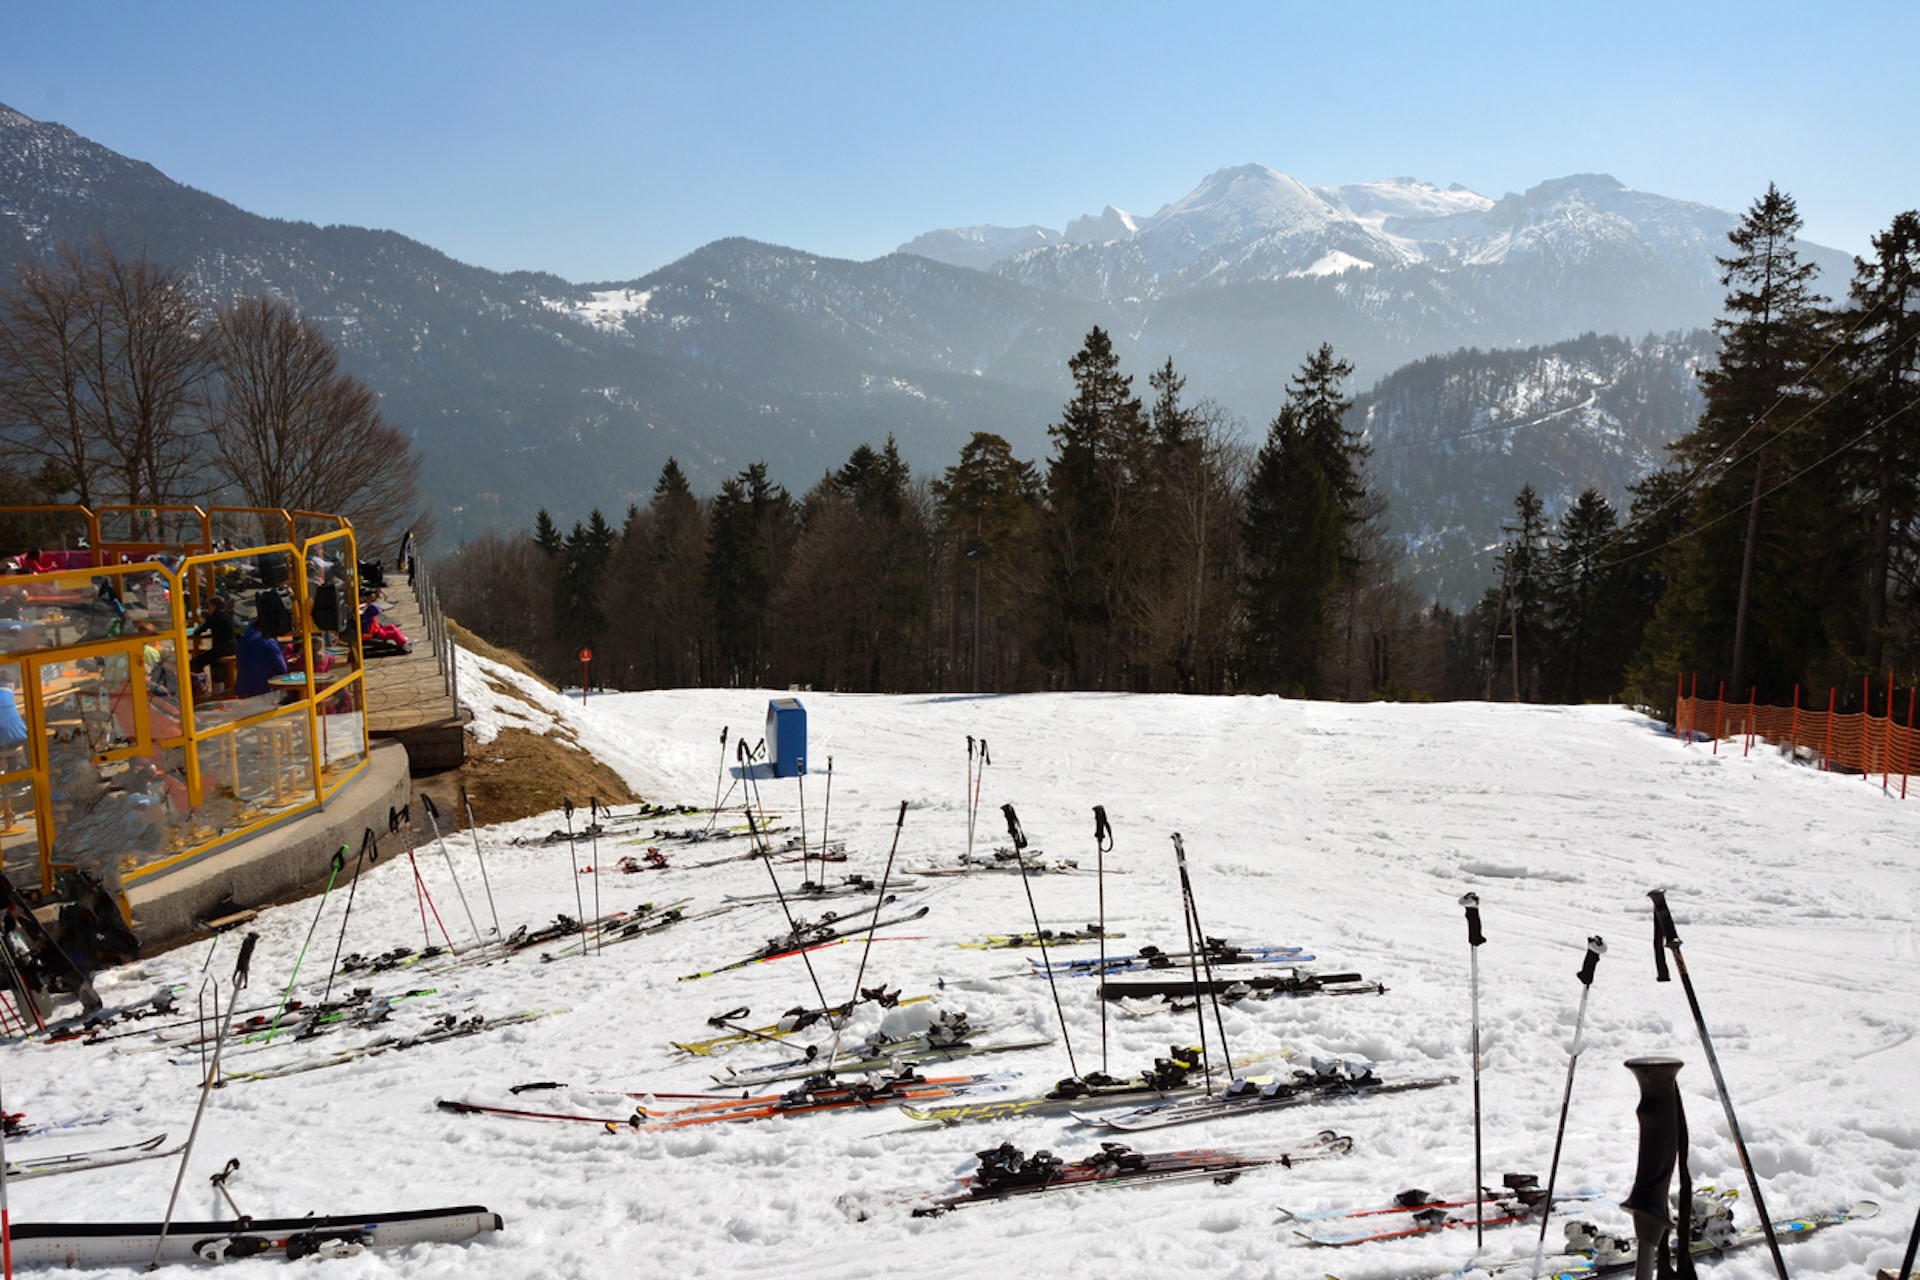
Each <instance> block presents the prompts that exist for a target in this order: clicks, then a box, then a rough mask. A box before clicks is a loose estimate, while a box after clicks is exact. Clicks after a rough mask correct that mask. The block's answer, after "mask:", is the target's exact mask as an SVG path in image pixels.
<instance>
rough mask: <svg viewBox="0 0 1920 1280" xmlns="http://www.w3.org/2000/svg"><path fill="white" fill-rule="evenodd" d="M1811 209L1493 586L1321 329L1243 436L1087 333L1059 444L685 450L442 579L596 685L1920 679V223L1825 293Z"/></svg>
mask: <svg viewBox="0 0 1920 1280" xmlns="http://www.w3.org/2000/svg"><path fill="white" fill-rule="evenodd" d="M1799 227H1800V220H1799V217H1798V214H1797V211H1796V210H1795V208H1794V205H1793V201H1792V199H1791V198H1790V197H1789V196H1787V195H1786V194H1784V193H1782V192H1779V191H1778V190H1776V189H1773V188H1769V190H1768V191H1767V193H1766V194H1765V195H1764V196H1763V197H1761V198H1760V199H1759V200H1756V201H1755V202H1754V204H1753V206H1752V207H1751V208H1750V209H1749V210H1748V211H1747V213H1746V215H1745V217H1744V218H1743V219H1742V221H1741V223H1740V225H1739V226H1738V227H1737V228H1736V229H1735V230H1734V231H1733V232H1732V233H1731V234H1730V236H1729V245H1728V248H1727V254H1726V256H1725V257H1723V258H1721V259H1720V260H1719V261H1720V265H1721V268H1722V272H1723V275H1722V283H1723V285H1724V287H1725V288H1726V290H1727V293H1726V302H1725V308H1724V314H1723V315H1722V317H1721V318H1720V320H1719V321H1717V322H1716V325H1715V329H1716V331H1717V337H1718V340H1719V352H1718V355H1717V356H1716V357H1715V358H1713V359H1711V360H1706V361H1703V362H1701V363H1700V372H1699V395H1698V405H1699V409H1698V414H1697V417H1696V418H1695V419H1694V420H1693V421H1691V422H1690V423H1688V424H1686V425H1685V427H1684V429H1683V430H1682V431H1680V432H1679V433H1678V435H1677V437H1676V438H1675V439H1673V440H1672V441H1671V442H1670V443H1669V444H1668V447H1667V448H1666V449H1665V450H1664V456H1663V457H1660V458H1659V459H1657V461H1656V462H1655V465H1653V466H1652V468H1651V469H1650V470H1648V471H1647V472H1646V474H1645V475H1644V476H1643V477H1642V478H1641V479H1640V480H1638V481H1637V482H1636V483H1634V484H1633V485H1632V486H1630V488H1629V491H1628V496H1627V500H1626V502H1625V503H1624V508H1625V509H1624V510H1622V504H1619V503H1616V502H1615V501H1614V500H1612V499H1610V498H1609V497H1607V496H1606V495H1605V494H1604V493H1603V492H1602V491H1601V490H1600V489H1599V488H1598V487H1594V486H1589V487H1586V488H1583V489H1581V490H1580V491H1579V492H1578V493H1576V494H1574V495H1573V496H1572V497H1571V498H1570V500H1567V501H1565V502H1564V503H1563V504H1561V509H1560V510H1559V511H1558V513H1557V517H1556V518H1549V516H1548V508H1547V504H1546V502H1545V500H1544V499H1543V496H1542V492H1541V490H1540V489H1539V488H1537V487H1536V486H1535V484H1534V483H1533V482H1532V481H1531V480H1530V479H1527V478H1524V477H1523V478H1521V479H1520V484H1519V486H1518V489H1517V492H1514V493H1513V496H1512V500H1511V501H1512V514H1511V517H1510V519H1509V522H1508V524H1507V526H1506V530H1507V531H1506V536H1505V545H1504V546H1503V547H1501V548H1497V549H1495V551H1494V552H1493V554H1494V555H1495V556H1497V558H1498V561H1499V574H1498V580H1497V582H1496V584H1495V586H1494V587H1493V588H1492V589H1491V590H1490V591H1488V592H1487V593H1486V594H1485V595H1484V596H1482V597H1481V598H1480V599H1479V600H1478V601H1477V602H1476V603H1474V604H1473V605H1472V606H1470V607H1467V608H1464V609H1458V610H1456V609H1452V608H1448V607H1445V606H1443V605H1440V604H1436V603H1435V602H1434V601H1433V599H1432V598H1431V597H1430V596H1429V595H1427V594H1425V593H1423V592H1422V591H1421V590H1419V589H1418V588H1417V587H1416V586H1415V585H1414V583H1413V581H1412V580H1411V578H1410V577H1409V575H1408V574H1407V572H1406V570H1405V565H1404V563H1403V560H1402V556H1401V552H1400V550H1399V545H1400V544H1399V542H1398V541H1397V540H1396V538H1395V536H1394V535H1393V534H1392V532H1391V530H1392V527H1393V525H1392V513H1390V512H1389V511H1388V509H1387V506H1386V502H1385V500H1384V498H1383V496H1382V494H1383V489H1382V487H1381V486H1380V485H1379V483H1378V480H1377V468H1378V463H1377V462H1376V461H1375V459H1374V457H1373V448H1372V443H1371V441H1372V439H1374V438H1375V433H1374V431H1373V430H1371V429H1369V421H1368V414H1366V413H1356V412H1355V409H1354V403H1353V400H1352V398H1351V395H1350V392H1349V389H1348V385H1347V384H1348V381H1349V379H1350V376H1351V367H1350V366H1349V365H1348V364H1347V362H1346V361H1344V360H1343V359H1342V358H1341V357H1340V355H1339V354H1338V353H1337V352H1336V351H1335V350H1334V349H1333V348H1332V347H1331V346H1329V345H1324V344H1323V345H1322V346H1321V347H1320V348H1319V349H1318V350H1316V351H1313V352H1309V353H1306V355H1305V358H1304V360H1303V361H1302V362H1301V363H1300V364H1299V366H1298V369H1297V372H1296V373H1295V375H1294V376H1293V378H1292V379H1291V381H1290V383H1289V386H1288V391H1287V394H1286V396H1285V399H1284V402H1283V403H1282V404H1280V405H1279V406H1277V408H1276V412H1275V414H1274V416H1273V418H1272V419H1271V421H1270V422H1269V424H1268V425H1267V428H1266V431H1265V434H1264V438H1263V440H1262V442H1261V443H1260V445H1259V447H1258V448H1257V449H1251V450H1250V449H1248V448H1246V447H1244V446H1242V445H1239V444H1237V443H1236V442H1235V441H1236V439H1237V437H1236V433H1235V432H1234V431H1233V430H1231V426H1232V424H1231V421H1230V419H1229V417H1228V415H1226V414H1225V412H1224V411H1223V410H1222V409H1221V408H1220V407H1219V405H1218V404H1216V403H1214V402H1213V401H1211V400H1209V399H1207V398H1206V397H1204V396H1198V395H1196V394H1194V393H1193V392H1191V391H1190V390H1189V388H1188V385H1187V380H1186V378H1185V377H1184V376H1183V374H1182V373H1181V372H1180V371H1179V370H1178V369H1177V368H1176V367H1175V365H1174V363H1173V361H1172V360H1171V359H1168V360H1165V361H1164V362H1163V363H1162V364H1160V365H1159V366H1158V367H1155V368H1153V369H1151V370H1150V371H1148V373H1147V375H1146V378H1145V385H1144V386H1141V385H1138V384H1137V382H1136V375H1135V374H1134V373H1131V372H1128V371H1126V370H1125V369H1123V367H1122V363H1121V360H1120V357H1119V355H1118V354H1117V353H1116V351H1115V349H1114V343H1113V339H1112V337H1111V336H1110V335H1109V334H1108V333H1107V332H1106V331H1105V330H1103V329H1102V328H1100V327H1098V326H1096V327H1095V328H1093V329H1092V331H1091V332H1089V333H1088V335H1087V337H1086V339H1085V342H1084V344H1083V345H1082V347H1081V349H1080V351H1079V353H1078V354H1077V355H1075V356H1074V358H1073V360H1072V361H1071V362H1070V365H1069V372H1070V373H1071V375H1072V379H1073V394H1072V396H1071V398H1070V399H1069V400H1068V401H1067V402H1066V403H1065V404H1064V405H1063V406H1062V407H1061V409H1060V411H1059V412H1058V414H1057V415H1056V417H1055V419H1054V421H1053V422H1052V423H1051V424H1050V425H1049V426H1048V428H1047V438H1048V444H1049V451H1048V453H1047V456H1045V457H1044V458H1041V459H1037V460H1026V459H1021V458H1019V457H1017V456H1016V455H1015V453H1014V450H1013V449H1012V447H1011V446H1010V445H1009V444H1008V442H1007V441H1006V440H1005V439H1004V438H1003V437H1001V436H998V435H995V434H992V433H987V432H976V433H974V434H973V435H972V436H971V437H970V439H969V440H968V441H967V442H966V444H965V445H964V446H963V448H962V449H961V452H960V456H959V457H958V459H957V460H956V461H955V462H954V463H952V464H951V465H949V466H948V467H946V468H945V469H944V470H943V471H942V472H941V473H940V474H939V475H937V476H915V475H912V474H910V472H909V469H908V467H907V466H906V465H905V463H904V462H903V461H902V460H901V457H900V453H899V450H898V449H897V448H896V446H895V442H894V441H893V439H892V438H891V437H889V438H887V439H885V440H883V441H876V442H874V443H870V444H863V445H861V446H860V447H858V448H857V449H855V450H854V451H853V453H852V454H851V455H850V456H849V457H848V459H847V460H846V462H845V464H844V465H842V466H841V467H839V468H838V469H837V470H835V471H833V472H831V473H829V474H827V475H825V476H822V477H821V478H820V479H819V480H818V481H816V482H815V483H814V484H812V485H811V487H809V488H808V489H806V490H805V491H804V492H803V493H801V494H800V495H799V496H797V497H796V496H795V495H794V494H793V493H791V492H790V491H789V490H788V489H787V488H785V487H784V486H783V485H782V484H780V483H778V482H776V481H775V480H774V479H773V478H772V477H771V476H770V475H769V474H768V471H767V468H766V466H765V465H764V464H755V465H753V466H749V467H747V468H745V469H743V470H742V471H741V472H739V473H738V474H737V475H734V476H732V477H730V478H729V479H727V480H726V481H725V482H724V483H723V484H722V486H721V488H720V491H719V492H718V493H717V494H713V495H711V496H707V497H700V496H696V495H695V494H694V492H693V491H692V488H691V486H690V485H689V484H688V481H687V478H686V475H685V473H684V472H683V470H682V469H681V467H680V466H679V464H678V463H677V462H675V461H671V460H670V461H669V462H668V463H667V465H666V466H665V467H664V468H663V469H662V471H661V473H660V475H659V477H658V480H657V482H656V484H655V486H654V489H653V493H652V497H651V499H650V500H649V501H648V502H647V504H646V505H644V506H639V505H636V506H634V507H632V508H630V509H629V510H628V511H627V512H626V513H625V516H624V518H623V519H622V520H621V522H620V523H619V525H618V526H617V527H616V526H615V525H614V524H613V523H611V522H610V521H608V520H607V519H606V517H605V516H604V515H603V514H602V513H601V512H599V511H594V512H593V513H592V514H591V515H590V516H589V517H588V518H587V519H585V520H582V521H579V522H577V523H575V524H574V525H573V526H572V527H571V528H570V529H568V530H565V531H563V530H562V529H561V528H560V527H559V526H558V525H556V524H555V523H554V521H553V520H552V519H551V517H550V516H549V514H548V513H547V512H545V511H542V512H541V513H540V517H539V520H538V522H537V525H536V528H535V529H534V530H532V531H531V532H530V533H526V534H513V535H502V534H488V535H485V536H483V537H481V538H478V539H475V540H474V541H472V542H469V543H468V544H467V545H466V546H465V547H463V548H461V549H460V550H459V551H458V552H457V553H453V554H451V555H449V556H447V557H445V558H444V563H443V564H442V565H441V566H440V567H439V569H438V573H439V577H440V581H441V584H442V587H443V589H444V591H445V593H446V597H447V606H448V609H449V611H450V612H452V613H453V614H454V615H455V616H457V617H459V618H460V619H461V620H462V621H463V622H465V623H467V624H468V625H470V626H472V627H474V628H475V630H477V631H478V632H480V633H481V634H483V635H485V636H486V637H487V638H489V639H491V640H493V641H495V642H496V643H500V644H504V645H508V646H510V647H513V648H515V649H518V650H520V651H522V652H524V653H526V654H527V655H528V656H530V657H531V658H533V660H534V661H536V662H537V663H539V664H540V665H541V666H542V667H543V669H545V670H546V671H547V672H548V673H549V674H550V675H552V676H554V677H555V678H557V679H562V680H568V679H577V678H578V675H579V670H580V668H579V665H578V652H579V650H581V649H590V650H591V651H592V652H593V654H594V662H593V667H592V671H593V680H594V683H596V684H598V685H604V686H606V687H612V688H646V687H654V686H676V685H696V684H703V685H738V686H758V687H785V686H788V685H802V686H808V687H817V688H833V689H841V690H866V691H884V692H925V691H940V690H958V691H966V690H978V691H997V692H1008V691H1017V690H1031V689H1094V690H1101V689H1105V690H1137V691H1179V692H1193V693H1230V692H1280V693H1288V694H1296V695H1303V696H1309V697H1327V698H1342V699H1361V698H1463V697H1500V698H1515V699H1524V700H1559V701H1574V702H1577V701H1587V700H1595V699H1607V698H1627V699H1631V700H1636V701H1641V702H1648V703H1655V704H1658V703H1661V702H1663V701H1664V700H1666V699H1669V698H1671V696H1672V689H1673V681H1674V679H1675V677H1676V675H1678V674H1680V673H1682V672H1685V673H1691V674H1694V675H1697V676H1698V677H1699V678H1700V679H1702V680H1703V681H1706V682H1708V683H1709V685H1711V683H1712V682H1714V681H1717V680H1725V681H1726V682H1727V683H1728V688H1729V691H1730V696H1745V692H1746V691H1747V690H1749V689H1750V690H1752V691H1753V693H1754V695H1755V696H1758V697H1760V698H1762V699H1763V700H1771V699H1777V700H1785V699H1786V698H1787V697H1789V696H1791V694H1792V692H1793V690H1794V688H1795V687H1796V686H1799V687H1802V688H1810V689H1811V688H1822V687H1827V686H1837V687H1839V688H1840V689H1842V690H1843V691H1844V690H1848V689H1850V688H1857V687H1858V685H1859V680H1860V677H1861V676H1862V675H1865V676H1868V677H1871V678H1873V679H1874V680H1875V681H1877V682H1884V681H1885V680H1886V679H1887V673H1888V672H1889V671H1891V672H1892V673H1893V678H1894V679H1895V681H1896V682H1897V683H1902V684H1910V683H1911V682H1912V681H1913V679H1914V673H1915V667H1916V656H1917V655H1916V627H1915V623H1916V605H1917V604H1920V599H1917V597H1916V585H1917V583H1920V576H1917V573H1916V569H1917V566H1920V560H1917V558H1916V552H1917V551H1920V527H1916V523H1915V504H1916V501H1920V493H1916V489H1917V488H1920V484H1917V483H1916V471H1917V470H1920V468H1917V467H1916V462H1917V461H1920V459H1917V457H1916V453H1917V451H1920V414H1916V413H1915V410H1914V405H1915V400H1916V397H1917V396H1920V357H1917V351H1920V298H1917V297H1916V293H1915V280H1914V268H1915V263H1916V259H1917V258H1920V216H1917V215H1916V214H1914V213H1911V212H1909V213H1903V214H1901V215H1899V216H1898V217H1896V218H1895V219H1894V220H1893V222H1892V224H1891V225H1890V226H1889V228H1888V229H1887V230H1886V231H1885V232H1884V233H1882V234H1880V235H1878V236H1876V237H1874V240H1873V253H1872V255H1871V256H1869V257H1867V258H1865V259H1861V260H1859V261H1857V262H1856V269H1855V274H1854V279H1853V281H1852V284H1851V287H1850V288H1849V290H1848V292H1847V295H1846V297H1845V298H1844V299H1842V300H1841V301H1840V302H1838V303H1837V304H1829V303H1828V302H1827V301H1826V300H1824V299H1821V298H1819V297H1818V296H1816V295H1815V294H1814V293H1813V292H1812V290H1811V288H1810V286H1809V276H1810V274H1811V266H1810V265H1809V264H1807V263H1805V262H1803V261H1802V260H1801V257H1800V255H1799V252H1798V250H1797V247H1796V235H1797V232H1798V230H1799ZM1675 392H1676V394H1680V390H1679V389H1675ZM1374 411H1375V412H1377V411H1378V409H1377V406H1376V408H1375V410H1374Z"/></svg>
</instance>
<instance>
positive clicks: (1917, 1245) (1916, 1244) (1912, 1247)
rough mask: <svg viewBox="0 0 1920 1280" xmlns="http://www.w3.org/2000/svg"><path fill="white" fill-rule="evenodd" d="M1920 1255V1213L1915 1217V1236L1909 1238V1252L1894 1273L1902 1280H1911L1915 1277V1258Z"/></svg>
mask: <svg viewBox="0 0 1920 1280" xmlns="http://www.w3.org/2000/svg"><path fill="white" fill-rule="evenodd" d="M1916 1253H1920V1213H1916V1214H1914V1215H1913V1234H1912V1235H1910V1236H1908V1237H1907V1252H1906V1254H1905V1255H1904V1256H1902V1257H1901V1259H1900V1269H1899V1270H1898V1271H1896V1272H1894V1275H1896V1276H1898V1277H1899V1278H1900V1280H1909V1277H1911V1276H1912V1275H1913V1257H1914V1255H1915V1254H1916Z"/></svg>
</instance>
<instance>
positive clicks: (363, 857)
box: [320, 827, 380, 1005]
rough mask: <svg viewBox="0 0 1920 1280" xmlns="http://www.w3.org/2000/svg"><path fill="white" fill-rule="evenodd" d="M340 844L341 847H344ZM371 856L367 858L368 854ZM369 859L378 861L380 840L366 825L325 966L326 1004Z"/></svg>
mask: <svg viewBox="0 0 1920 1280" xmlns="http://www.w3.org/2000/svg"><path fill="white" fill-rule="evenodd" d="M345 847H346V846H345V845H342V846H341V848H343V849H344V848H345ZM369 853H371V854H372V857H371V858H369V857H368V854H369ZM369 861H371V862H378V861H380V842H379V840H378V839H377V838H376V837H375V836H374V834H373V828H372V827H368V828H367V829H366V832H365V833H364V834H363V835H362V836H361V837H360V852H359V854H358V855H357V856H356V857H355V858H354V860H353V879H351V880H349V881H348V882H347V909H346V910H345V911H343V912H341V913H340V936H339V937H338V938H337V939H335V940H334V944H333V963H332V964H331V965H329V966H328V967H327V989H326V990H325V991H323V992H322V993H321V995H320V1003H321V1004H323V1005H324V1004H326V1002H327V1001H329V1000H331V999H332V998H333V975H334V974H336V973H338V972H339V971H340V948H341V947H342V946H344V945H346V941H347V921H349V920H351V919H353V895H354V894H355V893H357V892H358V891H359V889H360V869H361V868H362V867H363V866H364V865H365V864H366V863H368V862H369Z"/></svg>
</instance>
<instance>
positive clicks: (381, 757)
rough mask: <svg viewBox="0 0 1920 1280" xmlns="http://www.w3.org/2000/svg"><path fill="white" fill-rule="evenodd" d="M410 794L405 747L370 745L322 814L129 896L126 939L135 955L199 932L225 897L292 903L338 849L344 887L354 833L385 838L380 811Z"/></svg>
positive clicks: (356, 840) (321, 878)
mask: <svg viewBox="0 0 1920 1280" xmlns="http://www.w3.org/2000/svg"><path fill="white" fill-rule="evenodd" d="M411 792H412V780H411V778H410V776H409V774H408V762H407V752H406V748H404V747H402V746H401V745H400V744H399V743H397V742H379V743H375V744H374V746H373V750H372V753H371V755H370V757H369V763H368V765H367V768H366V770H365V771H364V772H363V773H361V775H360V776H359V777H357V778H355V779H354V780H353V781H352V782H351V783H349V784H348V785H347V786H345V787H343V788H342V789H341V790H340V791H339V792H338V793H337V794H335V795H334V797H333V798H332V799H331V800H329V801H327V804H326V807H325V808H324V809H320V810H318V811H316V812H313V813H307V814H302V815H301V816H300V817H298V818H295V819H293V820H291V821H289V822H287V823H286V824H285V825H283V826H278V827H274V828H272V829H271V830H268V831H264V832H262V833H261V834H259V835H257V836H255V837H253V838H252V839H251V840H247V841H245V842H243V843H241V844H239V845H236V846H234V847H233V848H231V849H222V850H221V851H220V852H218V853H213V854H208V855H207V856H206V857H204V858H201V859H200V860H199V861H197V862H193V863H190V864H188V865H187V866H184V867H181V868H179V869H178V870H176V871H170V872H167V873H166V874H164V875H159V876H155V877H154V878H153V879H151V880H145V881H141V882H140V883H138V884H136V885H134V886H133V887H132V888H131V889H129V890H128V891H127V905H128V906H129V907H130V908H131V909H132V911H133V931H134V936H135V937H137V938H139V940H140V945H141V948H142V949H143V950H146V951H156V950H161V949H164V948H165V947H167V946H170V945H172V944H173V943H176V942H182V941H185V940H187V939H189V938H191V937H193V936H195V935H197V934H199V933H201V932H202V930H201V927H200V924H199V921H200V920H202V919H205V918H206V917H208V916H210V915H215V914H218V912H219V910H220V909H221V904H222V902H223V900H224V899H225V898H226V897H227V895H229V894H231V895H232V901H233V909H239V908H246V907H259V906H265V905H266V904H268V903H270V902H277V901H280V900H283V899H286V898H291V897H297V896H299V894H300V893H301V892H302V891H303V890H307V889H312V888H317V887H318V886H320V885H323V884H325V883H326V879H327V871H328V868H329V865H330V864H331V862H332V860H333V855H334V853H335V851H337V850H338V849H339V848H340V846H341V845H343V844H344V845H345V846H347V859H346V869H345V870H344V871H343V872H342V873H341V875H340V878H339V879H338V880H337V881H336V883H337V884H345V883H346V882H347V880H348V879H349V878H351V877H352V875H353V873H354V862H355V859H356V856H357V855H358V853H359V851H360V841H361V837H362V834H363V833H364V832H365V831H366V829H367V828H368V827H372V828H373V829H374V831H375V832H376V833H378V834H379V835H380V836H381V838H382V839H385V838H386V835H387V812H388V810H389V809H394V808H398V807H399V806H401V805H404V804H406V803H407V799H408V796H409V795H410V794H411Z"/></svg>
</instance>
